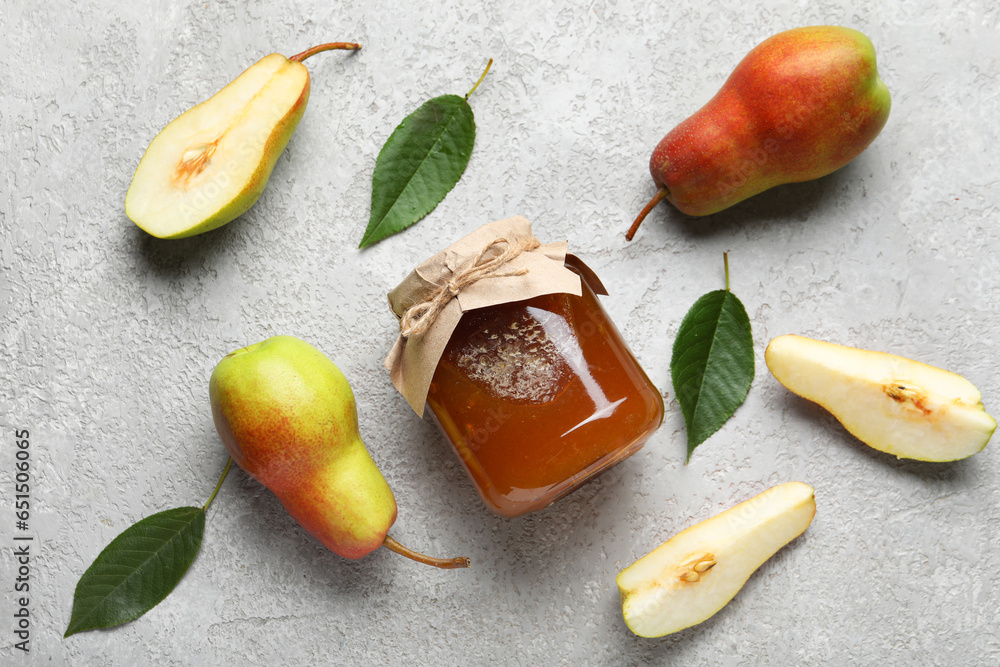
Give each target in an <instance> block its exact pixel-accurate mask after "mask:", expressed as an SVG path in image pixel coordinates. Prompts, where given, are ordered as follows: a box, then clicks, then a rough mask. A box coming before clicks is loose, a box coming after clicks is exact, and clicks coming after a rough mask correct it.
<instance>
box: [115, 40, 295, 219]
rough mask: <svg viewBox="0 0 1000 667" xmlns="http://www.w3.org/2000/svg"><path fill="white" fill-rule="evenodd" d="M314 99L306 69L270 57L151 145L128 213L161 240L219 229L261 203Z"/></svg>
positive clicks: (135, 179)
mask: <svg viewBox="0 0 1000 667" xmlns="http://www.w3.org/2000/svg"><path fill="white" fill-rule="evenodd" d="M308 99H309V72H308V70H306V67H305V65H303V64H301V63H298V62H292V61H290V60H288V58H286V57H284V56H283V55H280V54H277V53H273V54H271V55H269V56H265V57H264V58H262V59H261V60H259V61H258V62H257V63H256V64H254V65H253V66H252V67H250V68H249V69H248V70H246V71H245V72H243V73H242V74H241V75H240V76H239V77H237V78H236V79H235V80H234V81H232V82H231V83H230V84H229V85H227V86H226V87H225V88H223V89H222V90H220V91H219V92H218V93H216V94H215V95H213V96H212V97H211V98H210V99H208V100H206V101H205V102H202V103H201V104H199V105H198V106H195V107H192V108H191V109H189V110H188V111H186V112H184V113H183V114H181V115H180V116H178V117H177V118H176V119H174V120H173V121H171V123H170V124H169V125H167V126H166V127H165V128H164V129H163V130H162V131H161V132H160V133H159V134H158V135H156V137H155V138H154V139H153V141H152V142H151V143H150V144H149V147H148V148H147V149H146V153H145V155H143V157H142V160H141V161H140V162H139V166H138V168H137V169H136V171H135V176H133V178H132V184H131V185H130V186H129V189H128V193H127V194H126V195H125V212H126V214H127V215H128V217H129V218H131V219H132V221H133V222H135V224H137V225H138V226H139V227H140V228H142V229H143V230H145V231H146V232H148V233H149V234H152V235H153V236H156V237H158V238H182V237H185V236H191V235H194V234H200V233H202V232H206V231H209V230H211V229H215V228H216V227H221V226H222V225H224V224H226V223H227V222H230V221H231V220H234V219H235V218H236V217H238V216H239V215H241V214H242V213H243V212H245V211H246V210H247V209H249V208H250V207H251V206H252V205H253V204H254V202H256V201H257V199H258V198H259V197H260V195H261V193H262V192H263V191H264V186H265V185H267V179H268V177H269V176H270V175H271V170H272V169H273V168H274V164H275V162H276V161H277V159H278V156H279V155H281V152H282V151H283V150H284V149H285V145H286V144H287V143H288V140H289V139H291V137H292V133H294V131H295V128H296V126H297V125H298V123H299V119H301V118H302V114H303V112H304V111H305V108H306V102H307V101H308Z"/></svg>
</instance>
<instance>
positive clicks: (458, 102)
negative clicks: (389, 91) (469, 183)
mask: <svg viewBox="0 0 1000 667" xmlns="http://www.w3.org/2000/svg"><path fill="white" fill-rule="evenodd" d="M475 141H476V121H475V118H474V117H473V114H472V107H471V106H469V103H468V101H467V100H466V99H465V98H463V97H459V96H458V95H442V96H441V97H435V98H434V99H431V100H428V101H427V102H425V103H424V104H423V105H422V106H421V107H420V108H419V109H417V110H416V111H414V112H413V113H411V114H410V115H409V116H407V117H406V118H404V119H403V122H402V123H400V124H399V126H398V127H396V129H395V131H393V133H392V136H390V137H389V140H388V141H386V142H385V145H384V146H383V147H382V150H381V151H380V152H379V154H378V159H377V160H376V161H375V173H374V175H373V176H372V212H371V218H370V219H369V220H368V228H367V229H366V230H365V234H364V236H363V237H362V239H361V245H360V247H362V248H365V247H368V246H370V245H372V244H373V243H377V242H378V241H381V240H382V239H384V238H386V237H387V236H391V235H393V234H395V233H397V232H399V231H402V230H404V229H406V228H407V227H409V226H410V225H412V224H413V223H415V222H417V221H418V220H420V219H421V218H423V217H424V216H425V215H427V214H428V213H430V212H431V211H433V210H434V207H435V206H437V205H438V203H439V202H440V201H441V200H442V199H444V197H445V195H446V194H448V193H449V192H450V191H451V189H452V188H453V187H455V184H456V183H458V180H459V179H460V178H461V177H462V174H463V173H465V167H466V165H468V164H469V156H470V155H472V146H473V144H474V143H475Z"/></svg>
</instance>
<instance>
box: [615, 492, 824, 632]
mask: <svg viewBox="0 0 1000 667" xmlns="http://www.w3.org/2000/svg"><path fill="white" fill-rule="evenodd" d="M815 515H816V500H815V497H814V491H813V488H812V487H811V486H809V485H808V484H803V483H802V482H786V483H784V484H779V485H778V486H775V487H772V488H770V489H768V490H767V491H765V492H763V493H761V494H760V495H758V496H754V497H753V498H751V499H750V500H747V501H744V502H742V503H740V504H739V505H736V506H735V507H731V508H729V509H728V510H726V511H724V512H722V513H721V514H717V515H715V516H713V517H712V518H710V519H706V520H705V521H702V522H701V523H698V524H695V525H693V526H691V527H690V528H688V529H686V530H684V531H682V532H680V533H678V534H677V535H675V536H674V537H672V538H670V539H669V540H667V541H666V542H664V543H663V544H662V545H660V546H659V547H657V548H656V549H654V550H653V551H652V552H650V553H649V554H647V555H645V556H643V557H642V558H640V559H639V560H637V561H636V562H635V563H633V564H632V565H630V566H629V567H627V568H625V569H624V570H622V571H621V573H619V575H618V578H617V579H616V582H617V583H618V594H619V595H620V596H621V601H622V616H623V617H624V618H625V624H626V625H627V626H628V627H629V629H630V630H631V631H632V632H634V633H635V634H637V635H639V636H640V637H662V636H663V635H668V634H670V633H672V632H677V631H679V630H683V629H684V628H688V627H691V626H692V625H696V624H698V623H701V622H702V621H704V620H706V619H708V618H710V617H711V616H712V615H713V614H715V613H716V612H717V611H719V610H720V609H722V608H723V607H725V606H726V604H727V603H728V602H729V601H730V600H732V599H733V596H735V595H736V593H738V592H739V590H740V589H741V588H743V584H745V583H746V581H747V579H749V578H750V575H751V574H753V573H754V572H755V571H756V570H757V568H759V567H760V566H761V565H763V564H764V562H765V561H767V559H768V558H770V557H771V556H773V555H774V554H775V553H777V551H778V550H779V549H781V547H783V546H785V545H786V544H788V543H789V542H791V541H792V540H794V539H795V538H796V537H798V536H799V535H801V534H802V533H803V531H805V529H806V528H808V527H809V524H810V523H811V522H812V520H813V517H814V516H815Z"/></svg>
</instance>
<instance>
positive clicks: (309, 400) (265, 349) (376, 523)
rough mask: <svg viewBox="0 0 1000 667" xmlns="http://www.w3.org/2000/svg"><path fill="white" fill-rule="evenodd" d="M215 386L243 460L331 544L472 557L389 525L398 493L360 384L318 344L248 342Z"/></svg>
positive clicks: (216, 375) (224, 429) (222, 424)
mask: <svg viewBox="0 0 1000 667" xmlns="http://www.w3.org/2000/svg"><path fill="white" fill-rule="evenodd" d="M208 393H209V398H210V400H211V403H212V418H213V419H214V421H215V427H216V430H217V431H218V432H219V437H220V438H221V439H222V442H223V444H224V445H225V446H226V449H227V450H228V451H229V454H230V456H232V458H233V460H234V461H236V463H237V465H239V466H240V467H241V468H243V469H244V470H245V471H246V472H247V473H249V474H250V476H251V477H253V478H254V479H256V480H257V481H258V482H260V483H261V484H263V485H264V486H266V487H267V488H268V489H269V490H270V491H271V492H272V493H274V495H276V496H277V497H278V499H279V500H280V501H281V504H282V505H284V507H285V509H286V510H288V513H289V514H291V515H292V518H294V519H295V520H296V521H297V522H298V523H299V524H300V525H301V526H302V527H303V528H305V529H306V530H307V531H308V532H309V533H310V534H312V535H313V536H315V537H316V539H318V540H319V541H320V542H322V543H323V545H324V546H326V547H327V548H328V549H330V550H331V551H333V552H334V553H336V554H339V555H341V556H343V557H345V558H361V557H363V556H365V555H367V554H369V553H371V552H372V551H374V550H375V549H377V548H379V547H380V546H384V547H386V548H388V549H390V550H391V551H395V552H396V553H398V554H401V555H403V556H406V557H407V558H410V559H412V560H415V561H418V562H420V563H424V564H426V565H432V566H434V567H439V568H442V569H452V568H459V567H469V559H468V558H464V557H459V558H434V557H431V556H426V555H424V554H421V553H418V552H416V551H413V550H411V549H408V548H407V547H405V546H403V545H401V544H399V543H398V542H397V541H396V540H394V539H393V538H392V537H391V536H390V535H388V534H387V533H388V531H389V528H390V527H391V526H392V524H393V523H394V522H395V521H396V499H395V497H394V496H393V494H392V490H391V489H390V488H389V484H388V483H387V482H386V480H385V477H383V476H382V473H381V471H379V469H378V466H377V465H376V464H375V461H374V460H372V457H371V455H370V454H369V453H368V448H367V447H365V443H364V442H363V441H362V440H361V435H360V433H359V431H358V412H357V407H356V404H355V401H354V392H353V391H352V390H351V385H350V384H349V383H348V381H347V379H346V378H345V377H344V374H343V373H341V372H340V369H338V368H337V366H336V365H335V364H334V363H333V362H332V361H330V359H329V358H327V357H326V355H324V354H323V353H322V352H320V351H319V350H317V349H316V348H315V347H313V346H312V345H310V344H309V343H307V342H305V341H304V340H301V339H299V338H295V337H293V336H274V337H272V338H268V339H267V340H265V341H262V342H259V343H254V344H253V345H248V346H247V347H244V348H240V349H239V350H236V351H235V352H231V353H230V354H227V355H226V356H225V357H224V358H223V359H222V361H220V362H219V363H218V364H217V365H216V367H215V370H214V371H212V377H211V380H210V381H209V390H208Z"/></svg>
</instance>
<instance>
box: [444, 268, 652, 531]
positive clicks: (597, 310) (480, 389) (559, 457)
mask: <svg viewBox="0 0 1000 667" xmlns="http://www.w3.org/2000/svg"><path fill="white" fill-rule="evenodd" d="M571 259H572V256H567V262H566V267H567V268H569V269H570V270H572V271H574V272H575V273H577V274H578V275H580V274H581V271H580V270H579V269H578V268H576V267H575V266H573V263H572V261H571ZM581 283H582V286H583V294H582V295H581V296H575V295H573V294H561V293H560V294H547V295H544V296H537V297H533V298H530V299H526V300H522V301H514V302H510V303H504V304H500V305H495V306H488V307H485V308H479V309H475V310H470V311H468V312H465V313H464V314H463V315H462V318H461V320H460V321H459V323H458V326H457V328H456V329H455V330H454V332H453V333H452V335H451V338H450V340H449V341H448V344H447V346H446V348H445V351H444V354H443V355H442V357H441V359H440V360H439V361H438V364H437V367H436V370H435V372H434V376H433V379H432V380H431V384H430V390H429V392H428V395H427V405H428V406H429V407H430V408H431V411H432V413H433V416H434V418H435V420H436V421H437V423H438V425H439V426H440V427H441V429H442V431H443V432H444V434H445V435H446V437H447V438H448V441H449V442H450V443H451V446H452V447H453V448H454V450H455V452H456V454H458V457H459V459H460V460H461V461H462V464H463V465H464V467H465V470H466V471H467V473H468V475H469V477H470V478H471V479H472V482H473V483H474V484H475V486H476V489H477V490H478V491H479V494H480V495H481V496H482V499H483V501H484V502H485V503H486V505H487V506H488V507H489V508H490V509H492V510H493V511H495V512H496V513H497V514H500V515H502V516H506V517H515V516H519V515H521V514H524V513H526V512H532V511H535V510H539V509H542V508H544V507H546V506H548V505H549V504H550V503H552V502H553V501H555V500H556V499H557V498H559V497H561V496H563V495H565V494H567V493H569V492H570V491H572V490H573V489H576V488H577V487H579V486H580V485H581V484H583V483H584V482H586V481H587V480H588V479H591V478H592V477H594V476H596V475H597V474H599V473H601V472H602V471H604V470H606V469H608V468H610V467H611V466H613V465H615V464H616V463H618V462H619V461H622V460H623V459H625V458H627V457H628V456H630V455H631V454H633V453H635V452H636V451H638V450H639V449H640V448H641V447H642V445H643V444H644V443H645V442H646V440H647V438H649V436H650V435H651V434H652V433H653V431H655V430H656V429H657V428H658V427H659V426H660V423H661V422H662V420H663V398H662V397H661V395H660V392H659V391H658V390H657V388H656V387H655V386H654V385H653V383H652V382H650V380H649V378H648V377H647V376H646V373H645V372H644V371H643V370H642V368H641V367H640V366H639V363H638V362H637V361H636V359H635V357H634V356H633V354H632V352H631V351H630V350H629V348H628V346H627V345H626V344H625V341H624V340H623V339H622V337H621V334H620V333H619V332H618V330H617V329H616V328H615V326H614V324H613V323H612V322H611V320H610V319H609V318H608V316H607V313H606V312H605V311H604V308H603V307H602V306H601V304H600V301H598V298H597V296H596V295H595V294H594V291H593V290H592V289H591V287H590V286H589V285H588V283H587V281H586V280H585V279H584V280H581Z"/></svg>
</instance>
